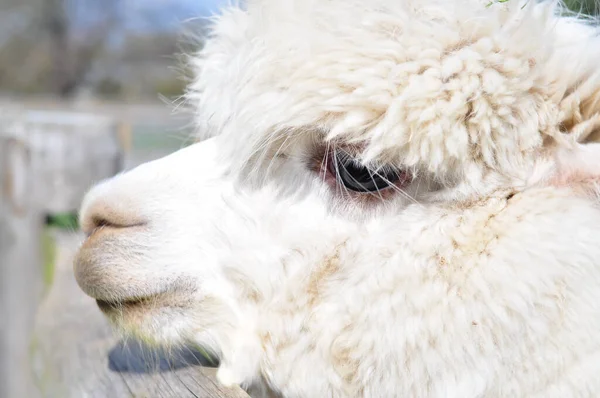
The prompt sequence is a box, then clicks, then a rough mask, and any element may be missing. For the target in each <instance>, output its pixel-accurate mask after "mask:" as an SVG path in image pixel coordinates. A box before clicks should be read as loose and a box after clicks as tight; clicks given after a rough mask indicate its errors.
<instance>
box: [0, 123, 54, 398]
mask: <svg viewBox="0 0 600 398" xmlns="http://www.w3.org/2000/svg"><path fill="white" fill-rule="evenodd" d="M28 159H29V151H28V148H27V147H26V146H25V145H23V143H22V142H20V141H19V140H17V139H15V138H14V137H7V136H5V135H3V134H1V133H0V397H9V398H10V397H35V395H34V394H35V392H34V391H33V389H32V388H31V386H32V383H31V380H32V379H31V372H30V368H29V362H28V358H27V356H28V350H27V349H28V346H29V332H30V331H31V330H32V327H33V323H34V311H35V306H36V305H37V302H38V300H39V298H40V295H41V291H42V273H41V271H40V269H39V267H40V259H41V255H40V232H41V225H42V222H43V219H42V217H41V214H40V213H39V212H38V211H37V209H36V208H35V207H34V206H33V203H32V201H31V197H30V196H29V195H28V192H29V191H30V189H31V186H32V183H33V182H32V181H31V180H30V179H29V178H28V175H29V162H28Z"/></svg>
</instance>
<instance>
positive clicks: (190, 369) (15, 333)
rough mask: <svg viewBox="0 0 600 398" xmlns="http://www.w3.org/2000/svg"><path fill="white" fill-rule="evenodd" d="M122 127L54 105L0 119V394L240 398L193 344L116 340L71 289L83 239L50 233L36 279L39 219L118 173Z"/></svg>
mask: <svg viewBox="0 0 600 398" xmlns="http://www.w3.org/2000/svg"><path fill="white" fill-rule="evenodd" d="M130 134H131V133H130V130H129V129H128V128H127V127H123V126H118V125H117V124H116V123H115V122H114V121H113V120H110V119H107V118H103V117H99V116H95V115H89V114H79V113H64V112H56V111H46V112H32V111H21V112H11V114H10V115H6V114H3V115H0V397H2V398H13V397H15V398H22V397H28V398H29V397H31V398H35V397H41V396H43V397H57V398H59V397H60V398H67V397H74V398H75V397H77V398H79V397H117V398H118V397H149V398H150V397H222V398H226V397H227V398H231V397H240V398H241V397H248V395H247V394H246V393H245V392H243V391H242V390H241V389H240V388H233V389H225V388H223V387H221V386H219V385H218V383H217V382H216V379H215V377H214V373H215V371H214V368H212V367H209V366H210V365H211V364H210V363H208V362H207V361H206V359H205V358H204V357H203V356H202V355H201V353H200V352H199V351H198V350H196V349H191V348H189V349H183V350H182V351H178V352H169V353H168V355H167V353H161V352H159V351H152V350H150V349H148V348H147V347H143V346H142V345H140V343H137V342H135V341H128V342H126V343H124V342H122V341H119V340H118V339H117V337H116V336H115V335H114V334H113V333H112V331H111V329H110V327H109V326H108V325H107V323H106V320H105V319H104V317H103V316H102V315H101V313H100V311H99V310H98V309H97V308H96V306H95V303H94V301H93V300H92V299H90V298H88V297H86V296H85V295H84V294H83V293H82V292H81V291H80V290H79V289H78V287H77V286H76V283H75V281H74V278H73V275H72V268H71V263H72V256H73V253H74V252H75V250H76V248H77V246H78V244H79V243H80V241H81V236H80V234H79V233H77V232H73V233H70V234H65V233H58V232H56V233H55V234H54V238H55V240H56V243H57V253H56V255H57V257H56V261H55V264H56V267H55V270H54V278H53V282H52V284H51V285H50V286H45V285H44V276H43V268H42V263H43V261H42V254H41V237H42V231H43V228H44V220H45V216H46V215H48V214H53V213H63V212H72V211H76V210H77V208H78V206H79V204H80V201H81V199H82V198H83V195H84V194H85V192H86V191H87V189H89V187H90V186H91V185H92V184H93V183H94V182H96V181H98V180H100V179H103V178H106V177H109V176H112V175H114V174H115V173H118V172H119V171H121V170H122V168H123V164H124V159H123V158H124V152H123V151H124V147H127V146H128V145H129V144H130V143H131V137H130Z"/></svg>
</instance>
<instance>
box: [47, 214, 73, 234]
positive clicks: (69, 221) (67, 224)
mask: <svg viewBox="0 0 600 398" xmlns="http://www.w3.org/2000/svg"><path fill="white" fill-rule="evenodd" d="M47 225H48V226H50V227H54V228H58V229H63V230H68V231H75V230H77V229H79V220H78V219H77V215H76V214H73V213H61V214H53V215H51V216H48V220H47Z"/></svg>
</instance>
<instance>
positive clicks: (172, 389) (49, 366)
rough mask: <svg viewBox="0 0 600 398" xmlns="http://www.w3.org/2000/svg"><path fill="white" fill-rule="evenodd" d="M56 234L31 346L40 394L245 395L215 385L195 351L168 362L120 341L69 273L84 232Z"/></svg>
mask: <svg viewBox="0 0 600 398" xmlns="http://www.w3.org/2000/svg"><path fill="white" fill-rule="evenodd" d="M56 236H57V244H58V247H59V250H58V258H57V264H56V271H55V272H56V274H55V281H54V284H53V286H52V288H51V290H50V291H49V293H48V295H47V297H46V298H45V300H44V302H43V303H42V304H41V306H40V311H39V314H38V318H37V326H36V335H35V343H36V344H35V347H34V350H33V355H34V361H35V362H34V363H35V370H36V376H37V383H38V384H39V385H40V389H41V391H42V393H43V396H44V397H61V398H63V397H64V398H69V397H73V398H75V397H77V398H80V397H148V398H154V397H168V398H171V397H201V398H208V397H221V398H234V397H236V398H238V397H239V398H247V397H248V395H247V394H246V393H245V392H244V391H242V390H241V389H240V388H232V389H226V388H224V387H221V386H219V385H218V383H217V382H216V381H215V380H216V379H215V373H214V372H215V370H214V369H210V368H207V367H203V366H199V365H198V364H200V363H202V362H203V361H200V360H198V361H194V359H193V358H194V357H193V355H191V356H190V355H183V354H181V353H180V354H177V355H179V356H175V357H174V359H172V360H171V363H166V362H165V360H164V358H162V357H161V354H160V353H159V354H153V353H152V352H150V351H147V350H148V349H147V348H142V350H146V351H145V352H140V346H138V345H136V344H137V343H135V342H129V344H127V345H124V344H123V342H122V341H119V339H118V337H117V336H115V335H114V333H113V332H112V331H111V328H110V326H109V325H108V323H107V321H106V320H105V318H104V316H103V315H102V314H101V313H100V311H99V310H98V308H97V307H96V304H95V302H94V300H92V299H90V298H89V297H87V296H85V295H84V294H83V293H82V292H81V291H80V289H79V288H78V286H77V284H76V282H75V280H74V278H73V275H72V269H71V263H72V257H73V255H74V253H75V251H76V248H77V246H78V244H79V243H80V242H81V240H82V239H83V237H82V236H81V235H79V234H72V233H70V234H66V233H57V235H56ZM192 354H195V355H197V354H196V353H192ZM159 359H161V360H162V362H160V363H159V362H158V360H159ZM190 362H195V363H190ZM186 365H187V366H186ZM169 368H175V370H172V371H168V369H169ZM153 369H154V371H153Z"/></svg>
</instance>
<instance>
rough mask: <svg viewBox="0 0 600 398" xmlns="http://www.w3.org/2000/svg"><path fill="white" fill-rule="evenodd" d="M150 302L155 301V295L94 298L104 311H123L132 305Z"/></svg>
mask: <svg viewBox="0 0 600 398" xmlns="http://www.w3.org/2000/svg"><path fill="white" fill-rule="evenodd" d="M150 303H156V296H148V297H140V298H131V299H124V300H110V301H109V300H100V299H97V300H96V304H97V305H98V308H100V310H101V311H102V312H104V313H109V312H115V311H123V310H125V309H130V308H134V307H141V306H144V305H148V304H150Z"/></svg>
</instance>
